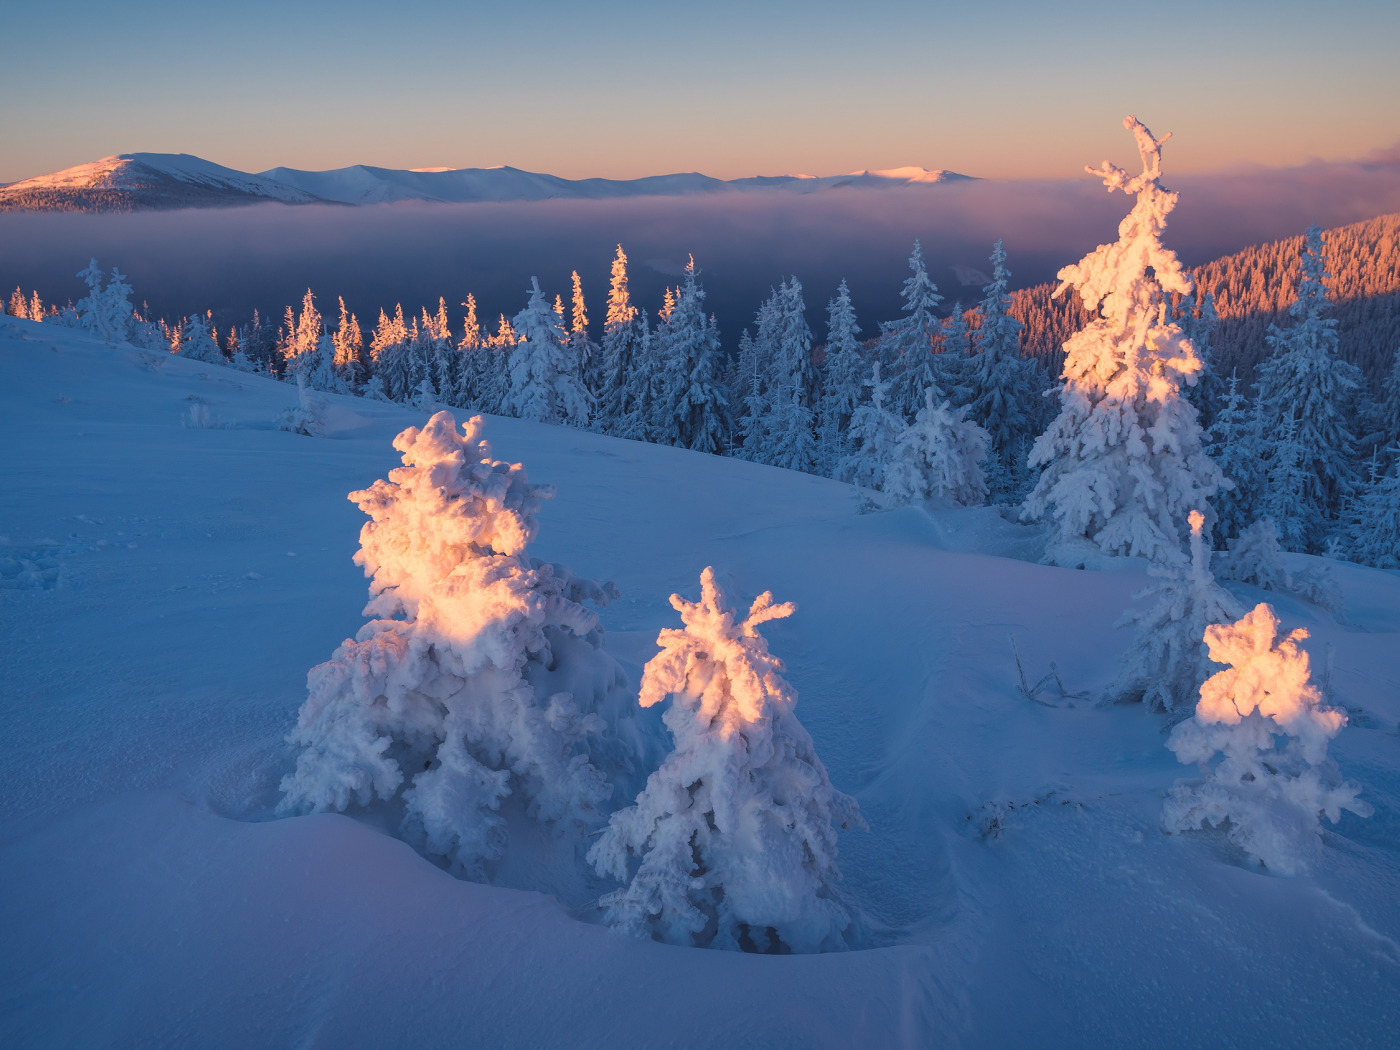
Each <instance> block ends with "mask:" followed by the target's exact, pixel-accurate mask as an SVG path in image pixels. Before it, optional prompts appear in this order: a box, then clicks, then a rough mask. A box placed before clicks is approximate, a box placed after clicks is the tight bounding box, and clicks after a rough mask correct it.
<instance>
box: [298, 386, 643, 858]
mask: <svg viewBox="0 0 1400 1050" xmlns="http://www.w3.org/2000/svg"><path fill="white" fill-rule="evenodd" d="M481 432H482V420H481V417H480V416H476V417H473V418H472V419H471V420H469V421H468V422H467V423H466V424H464V425H463V427H462V430H461V432H460V433H459V432H458V431H457V429H456V424H455V421H454V420H453V418H452V416H451V414H449V413H447V412H439V413H437V414H436V415H435V416H433V417H432V419H430V420H429V421H428V423H427V425H426V426H424V427H423V429H422V430H419V429H418V428H417V427H409V428H408V429H407V430H405V431H403V433H401V434H399V436H398V437H397V438H395V439H394V447H395V448H396V449H398V450H399V451H400V452H401V453H403V462H404V465H403V466H402V467H398V468H396V469H394V470H391V471H390V472H389V477H388V480H383V481H376V482H375V483H374V484H373V485H371V486H370V487H369V488H368V489H365V490H363V491H359V492H352V493H351V494H350V498H351V499H352V500H354V501H355V502H356V503H357V504H358V505H359V507H360V509H361V510H363V511H364V512H365V513H366V514H368V515H369V516H370V518H371V519H372V520H371V521H369V522H368V523H367V524H366V525H365V526H364V528H363V529H362V530H361V532H360V550H359V552H358V553H357V554H356V555H355V561H356V563H357V564H359V565H361V566H363V567H364V569H365V572H366V575H369V576H370V577H371V583H370V594H371V599H370V602H369V604H368V605H367V606H366V607H365V614H366V615H367V616H370V617H373V619H371V620H370V622H369V623H367V624H365V626H364V627H362V628H361V629H360V632H359V634H357V635H356V637H355V639H354V640H353V641H346V642H345V643H344V644H343V645H341V647H340V648H339V649H337V650H336V652H335V655H334V656H332V658H331V659H330V660H329V661H328V662H327V663H324V664H321V665H320V666H318V667H315V668H313V669H312V671H311V673H310V674H309V675H308V678H307V688H308V696H307V700H306V703H305V704H304V705H303V707H302V709H301V714H300V716H299V718H298V722H297V727H296V729H295V730H294V731H293V733H292V735H291V738H290V739H291V741H292V742H293V743H294V744H296V745H298V746H299V747H300V748H301V749H302V752H301V755H300V757H299V758H298V760H297V768H296V771H295V772H294V773H293V774H291V775H289V776H288V777H286V778H285V779H284V780H283V781H282V790H283V791H284V792H285V795H286V797H285V799H284V801H283V808H284V809H286V810H292V811H320V810H330V809H334V810H343V809H346V808H347V807H349V806H351V805H358V806H365V805H368V804H369V803H370V802H371V801H372V800H373V799H375V798H379V799H384V800H389V799H396V798H402V800H403V803H404V804H405V807H406V811H405V817H404V824H405V830H406V832H407V833H408V836H409V837H410V838H411V839H414V840H416V841H419V842H420V843H421V844H422V845H423V846H424V848H425V849H426V850H427V851H428V852H430V853H433V854H437V855H441V856H443V857H446V858H449V859H450V860H451V861H452V862H453V863H454V864H455V865H456V866H458V867H460V868H461V869H462V870H465V871H466V872H468V873H478V872H479V871H480V869H481V865H482V864H483V863H484V862H485V861H488V860H491V859H493V858H495V857H498V856H499V855H500V853H501V851H502V849H503V847H504V827H503V821H502V818H501V817H500V815H499V814H498V813H497V810H498V809H499V807H500V805H501V803H502V800H503V799H505V798H506V797H507V796H508V795H510V794H512V793H513V792H517V791H518V792H521V793H522V794H523V796H524V798H525V800H526V802H527V804H528V811H529V812H530V813H531V814H532V815H534V816H536V817H538V818H539V819H540V820H544V821H569V820H578V821H584V820H589V819H592V818H594V817H595V816H596V807H597V805H598V804H599V803H600V802H602V801H603V800H604V799H606V798H607V797H608V796H609V794H610V788H609V786H608V784H607V782H606V780H605V778H604V775H603V773H602V772H601V771H600V770H599V769H598V768H597V767H596V766H595V765H594V764H593V762H591V761H590V759H589V755H588V752H587V749H586V743H587V740H588V738H589V737H590V736H592V735H593V734H595V733H597V732H598V731H599V730H601V729H602V721H601V719H600V718H599V717H598V715H597V714H596V713H595V711H596V709H597V708H598V707H599V706H600V705H601V704H603V703H604V702H605V700H606V698H607V696H608V694H609V693H610V692H611V691H612V690H614V689H615V688H616V687H618V686H619V685H620V684H621V681H622V679H621V673H620V670H619V668H618V666H617V664H616V663H615V662H614V661H613V660H612V659H611V658H610V657H609V656H608V655H607V654H606V653H605V652H604V651H603V650H602V639H601V631H600V629H599V626H598V616H597V614H596V613H595V612H594V611H593V610H591V609H589V608H587V607H585V606H584V604H583V602H585V601H593V602H595V603H600V604H602V603H606V601H607V600H608V599H609V598H610V597H611V596H612V594H613V593H615V592H614V591H613V590H612V588H611V586H610V585H609V586H607V587H600V586H599V585H598V584H596V583H594V582H592V581H589V580H582V579H579V578H577V577H575V576H573V575H572V574H571V573H569V572H568V571H567V570H565V569H562V568H560V567H559V566H552V565H548V564H544V563H541V562H539V561H537V560H535V559H533V558H530V557H529V556H528V555H527V554H526V546H527V545H528V544H529V542H530V541H531V539H532V538H533V537H534V535H535V529H536V522H535V512H536V511H537V510H538V508H539V505H540V501H541V500H542V499H547V498H549V497H550V496H551V495H552V490H550V489H549V488H547V487H542V486H538V485H532V484H530V483H529V480H528V479H527V477H526V474H525V469H524V467H522V466H521V465H520V464H518V463H517V464H511V463H503V462H500V461H498V460H495V459H492V457H491V448H490V446H489V445H488V444H487V443H486V442H485V441H482V440H481Z"/></svg>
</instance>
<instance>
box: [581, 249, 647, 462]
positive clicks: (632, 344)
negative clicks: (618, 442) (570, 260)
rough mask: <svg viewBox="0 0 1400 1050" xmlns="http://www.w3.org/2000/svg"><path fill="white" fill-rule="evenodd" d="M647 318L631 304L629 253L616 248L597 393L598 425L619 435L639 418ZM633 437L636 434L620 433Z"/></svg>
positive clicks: (600, 353)
mask: <svg viewBox="0 0 1400 1050" xmlns="http://www.w3.org/2000/svg"><path fill="white" fill-rule="evenodd" d="M645 328H646V318H645V317H644V316H642V314H641V311H639V310H638V309H637V308H636V307H635V306H633V305H632V298H631V293H630V292H629V290H628V284H627V253H626V252H624V251H623V250H622V245H620V244H619V245H618V246H617V254H616V255H615V256H614V257H613V262H612V275H611V278H610V280H609V284H608V312H607V316H606V318H605V319H604V322H603V342H602V345H601V346H600V347H599V350H598V355H597V357H598V374H597V377H596V379H595V381H594V382H595V385H596V389H595V390H594V393H595V394H596V395H597V398H598V414H597V426H598V429H599V430H602V431H604V432H606V433H618V431H617V427H618V425H619V423H620V422H621V421H622V420H623V419H624V418H627V417H629V416H630V417H634V418H635V417H636V415H637V413H638V409H637V402H638V400H639V399H641V398H639V394H640V391H639V389H638V386H637V374H636V373H637V371H638V365H639V362H638V360H637V347H638V345H639V344H640V343H641V341H642V338H643V330H644V329H645ZM618 436H620V437H621V436H627V437H632V436H636V435H633V434H626V435H623V434H618Z"/></svg>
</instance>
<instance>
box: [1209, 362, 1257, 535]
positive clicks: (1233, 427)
mask: <svg viewBox="0 0 1400 1050" xmlns="http://www.w3.org/2000/svg"><path fill="white" fill-rule="evenodd" d="M1259 426H1260V418H1259V411H1258V406H1257V405H1256V404H1255V403H1254V402H1251V401H1250V400H1249V399H1248V398H1246V397H1245V396H1244V393H1243V392H1242V391H1241V390H1240V380H1239V376H1238V375H1237V374H1236V373H1235V372H1234V371H1233V370H1232V371H1231V372H1230V382H1229V386H1228V387H1227V389H1226V393H1225V396H1224V398H1223V399H1222V400H1221V402H1220V404H1219V405H1218V407H1217V411H1216V413H1215V420H1214V421H1213V422H1212V423H1211V425H1210V429H1209V430H1207V431H1206V439H1207V444H1206V455H1208V456H1210V458H1211V459H1213V460H1214V461H1215V465H1216V466H1217V467H1219V468H1220V472H1221V474H1222V475H1224V477H1225V478H1226V479H1228V480H1229V482H1230V484H1229V485H1222V486H1221V489H1220V492H1219V494H1218V496H1217V499H1216V504H1215V512H1216V529H1215V532H1216V535H1217V536H1219V537H1221V538H1224V537H1226V536H1238V535H1239V534H1240V533H1241V532H1242V530H1244V529H1245V528H1247V527H1248V526H1249V524H1250V523H1251V522H1252V521H1253V520H1254V516H1255V514H1256V513H1257V508H1258V504H1259V498H1260V493H1261V491H1262V490H1263V487H1264V468H1263V461H1262V455H1263V453H1262V441H1261V439H1260V433H1259Z"/></svg>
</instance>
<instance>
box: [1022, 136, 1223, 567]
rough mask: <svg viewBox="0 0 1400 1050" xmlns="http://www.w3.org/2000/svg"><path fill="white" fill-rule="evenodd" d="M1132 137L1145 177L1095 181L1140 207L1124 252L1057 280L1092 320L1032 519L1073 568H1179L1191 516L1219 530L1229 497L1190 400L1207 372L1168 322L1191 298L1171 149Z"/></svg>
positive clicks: (1048, 444)
mask: <svg viewBox="0 0 1400 1050" xmlns="http://www.w3.org/2000/svg"><path fill="white" fill-rule="evenodd" d="M1124 126H1125V127H1127V128H1128V130H1130V131H1131V132H1132V133H1133V135H1134V136H1135V138H1136V139H1137V147H1138V152H1139V154H1140V155H1141V157H1142V164H1143V171H1142V174H1141V175H1138V176H1136V177H1134V178H1129V177H1128V175H1127V172H1125V171H1124V170H1123V169H1121V168H1118V167H1115V166H1114V165H1112V164H1109V163H1107V162H1105V163H1104V165H1103V166H1102V167H1101V168H1099V169H1097V170H1096V169H1092V168H1091V169H1088V170H1089V171H1090V173H1091V174H1093V175H1097V176H1099V177H1100V178H1102V179H1103V181H1104V185H1106V186H1107V187H1108V189H1109V190H1110V192H1111V191H1113V190H1122V191H1123V192H1124V193H1127V194H1129V195H1135V196H1136V197H1137V203H1136V205H1135V206H1134V208H1133V210H1132V211H1131V213H1129V215H1128V216H1127V217H1126V218H1125V219H1124V220H1123V222H1122V223H1121V224H1120V225H1119V227H1118V240H1117V241H1116V242H1115V243H1113V244H1104V245H1100V246H1099V247H1098V248H1097V249H1095V250H1094V251H1093V252H1091V253H1090V254H1089V255H1087V256H1085V257H1084V258H1083V259H1082V260H1080V261H1079V262H1078V263H1076V264H1075V265H1073V266H1067V267H1065V268H1064V269H1062V270H1061V271H1060V273H1059V277H1060V281H1061V284H1060V286H1059V289H1058V291H1057V293H1056V294H1061V293H1063V292H1064V290H1065V289H1066V288H1068V287H1071V286H1073V287H1075V288H1076V289H1078V291H1079V295H1080V298H1081V299H1082V300H1083V303H1084V306H1085V308H1086V309H1088V310H1089V312H1090V314H1091V315H1092V320H1090V322H1089V324H1088V325H1087V326H1085V327H1084V328H1083V329H1082V330H1080V331H1079V332H1077V333H1076V334H1075V335H1073V336H1071V337H1070V339H1069V340H1068V341H1067V342H1066V343H1065V354H1066V357H1065V364H1064V384H1063V386H1062V387H1061V389H1060V414H1059V416H1058V417H1057V418H1056V419H1055V421H1054V422H1053V423H1052V424H1051V425H1050V428H1049V429H1048V430H1047V431H1046V432H1045V433H1044V434H1042V435H1041V436H1040V438H1039V439H1038V440H1037V441H1036V443H1035V447H1034V448H1033V450H1032V452H1031V460H1030V461H1031V466H1032V467H1041V468H1042V473H1041V475H1040V479H1039V481H1038V482H1037V483H1036V486H1035V489H1034V490H1033V491H1032V492H1031V494H1030V495H1029V496H1028V497H1027V499H1026V504H1025V510H1024V512H1023V516H1024V517H1026V518H1045V517H1050V518H1053V519H1054V534H1053V538H1052V541H1051V544H1050V546H1049V548H1048V549H1047V557H1049V558H1050V559H1051V560H1055V561H1059V562H1062V563H1066V564H1076V563H1078V564H1082V563H1083V561H1084V560H1085V558H1086V556H1088V555H1089V554H1091V553H1099V552H1101V553H1104V554H1115V555H1116V554H1128V555H1139V556H1142V557H1145V558H1147V559H1148V560H1149V561H1153V562H1159V563H1162V564H1169V563H1171V562H1173V561H1175V560H1176V559H1177V558H1179V557H1180V556H1181V548H1182V546H1183V540H1184V538H1185V537H1184V535H1183V530H1182V525H1183V523H1184V522H1185V521H1186V516H1187V513H1188V512H1189V511H1191V510H1202V511H1203V512H1205V513H1206V515H1207V524H1208V525H1209V521H1210V516H1209V511H1208V510H1207V509H1206V508H1208V507H1209V502H1208V501H1209V500H1210V498H1211V497H1212V496H1214V495H1215V493H1216V491H1217V490H1218V489H1219V488H1220V485H1221V475H1220V469H1219V468H1218V467H1217V466H1216V465H1215V463H1214V462H1213V461H1212V460H1211V459H1210V457H1209V456H1207V455H1206V454H1205V451H1204V449H1203V448H1202V442H1201V428H1200V423H1199V420H1198V418H1197V416H1196V409H1195V407H1194V406H1193V405H1192V404H1191V403H1190V402H1189V401H1187V400H1186V399H1185V398H1184V397H1183V396H1182V394H1181V387H1182V384H1183V383H1189V382H1192V381H1194V377H1195V376H1196V374H1197V372H1199V371H1200V361H1199V360H1197V358H1196V352H1195V350H1194V348H1193V347H1192V346H1191V343H1190V341H1189V340H1187V339H1186V338H1185V337H1184V336H1183V335H1182V332H1181V328H1180V327H1179V326H1178V325H1176V324H1174V323H1171V322H1169V321H1168V320H1167V319H1166V307H1167V304H1166V299H1165V296H1166V294H1167V293H1169V292H1178V293H1181V294H1183V295H1184V294H1185V293H1186V292H1188V291H1190V289H1191V284H1190V280H1189V278H1188V277H1187V275H1186V273H1185V272H1184V271H1183V270H1182V268H1181V265H1180V263H1179V262H1178V261H1177V258H1176V255H1175V253H1173V252H1171V251H1168V250H1167V249H1166V248H1165V247H1163V245H1162V240H1161V236H1162V231H1163V230H1164V229H1165V227H1166V221H1167V215H1168V214H1169V213H1170V212H1171V210H1172V208H1173V207H1175V205H1176V200H1177V195H1176V194H1175V193H1171V192H1169V191H1167V190H1166V189H1164V188H1163V187H1162V184H1161V170H1162V169H1161V164H1162V143H1163V142H1165V141H1166V139H1165V138H1163V139H1156V138H1153V136H1152V133H1151V132H1150V131H1148V130H1147V128H1146V127H1145V126H1144V125H1143V124H1142V123H1141V122H1140V121H1139V120H1137V118H1135V117H1128V118H1127V120H1125V121H1124ZM1167 137H1168V138H1169V137H1170V136H1167Z"/></svg>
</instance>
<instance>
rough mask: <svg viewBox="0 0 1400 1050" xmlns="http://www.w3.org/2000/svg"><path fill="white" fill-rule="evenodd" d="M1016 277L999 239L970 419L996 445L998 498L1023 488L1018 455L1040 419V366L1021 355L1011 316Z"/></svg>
mask: <svg viewBox="0 0 1400 1050" xmlns="http://www.w3.org/2000/svg"><path fill="white" fill-rule="evenodd" d="M1010 279H1011V272H1010V271H1009V270H1008V269H1007V268H1006V249H1005V248H1004V247H1003V246H1002V242H1001V241H997V242H996V244H995V245H993V247H992V280H991V283H990V284H988V285H987V286H986V287H985V288H984V289H983V290H982V291H983V293H984V294H983V298H982V302H981V303H980V304H979V305H978V307H977V327H976V329H975V330H974V331H973V334H972V344H973V350H974V354H973V358H972V361H971V362H970V365H969V367H968V369H967V373H968V385H969V387H970V392H969V398H968V408H969V412H968V415H969V417H970V418H971V419H973V420H974V421H976V422H977V423H978V425H980V426H981V427H982V428H983V429H984V430H986V431H987V435H988V437H989V438H990V441H991V456H990V459H989V462H988V474H989V475H990V477H989V479H988V480H989V482H991V485H990V488H991V491H992V494H993V495H994V496H1011V495H1014V494H1015V493H1017V492H1018V491H1020V490H1021V484H1022V476H1023V475H1024V474H1025V463H1024V462H1023V461H1022V460H1021V459H1020V458H1019V456H1018V455H1017V453H1018V452H1019V451H1020V448H1021V446H1022V444H1023V443H1024V439H1025V438H1027V437H1029V436H1030V435H1031V432H1032V428H1033V427H1034V426H1035V423H1036V420H1037V419H1038V418H1039V417H1040V405H1039V403H1038V399H1039V397H1040V393H1041V387H1042V383H1041V379H1040V374H1041V373H1040V367H1039V366H1038V365H1037V364H1036V363H1035V361H1034V360H1033V359H1031V358H1028V357H1022V356H1021V350H1020V345H1021V342H1020V341H1021V322H1020V321H1018V320H1016V318H1014V317H1012V316H1011V314H1010V313H1009V310H1010V307H1011V295H1010V293H1009V292H1008V291H1007V287H1008V285H1009V284H1010Z"/></svg>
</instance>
